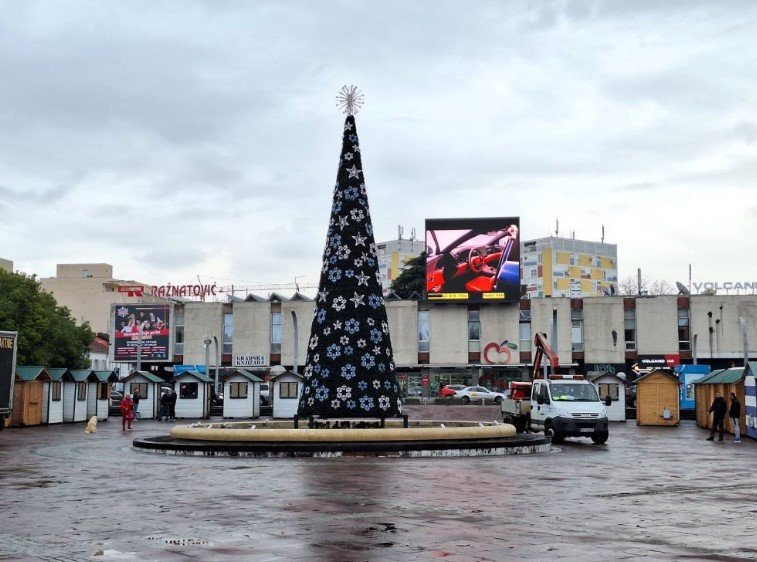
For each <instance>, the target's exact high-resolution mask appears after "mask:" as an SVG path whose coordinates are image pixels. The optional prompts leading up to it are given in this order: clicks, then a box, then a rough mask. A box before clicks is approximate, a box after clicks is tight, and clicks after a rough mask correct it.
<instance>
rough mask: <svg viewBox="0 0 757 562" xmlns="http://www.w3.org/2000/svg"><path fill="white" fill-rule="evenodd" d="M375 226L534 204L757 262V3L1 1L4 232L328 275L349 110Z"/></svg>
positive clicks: (529, 208)
mask: <svg viewBox="0 0 757 562" xmlns="http://www.w3.org/2000/svg"><path fill="white" fill-rule="evenodd" d="M343 84H355V85H357V86H359V87H360V89H361V90H362V91H363V92H364V94H365V106H364V108H363V110H362V111H361V112H360V113H359V114H358V115H357V128H358V134H359V136H360V143H361V147H362V156H363V165H364V172H365V178H366V185H367V188H368V196H369V202H370V205H371V213H372V219H373V224H374V230H375V232H376V238H377V241H383V240H389V239H392V238H396V234H397V225H403V226H404V227H405V234H406V235H409V233H410V231H411V229H412V228H415V229H416V230H417V233H418V236H419V238H422V236H423V227H424V221H425V219H426V218H442V217H458V216H462V217H477V216H484V217H490V216H520V217H521V235H522V238H523V239H524V240H527V239H531V238H537V237H542V236H546V235H549V234H550V233H554V229H555V220H556V219H559V225H560V235H561V236H562V235H565V236H570V233H571V232H572V231H575V236H576V238H580V239H587V240H599V239H600V236H601V227H602V225H604V226H605V231H606V237H605V241H606V242H609V243H614V244H617V245H618V258H619V274H620V278H621V279H622V278H624V277H627V276H629V275H635V274H636V268H637V267H640V268H641V269H642V271H643V274H644V275H645V276H648V277H649V278H650V279H658V280H667V281H669V282H670V283H674V282H675V281H676V280H681V281H684V282H687V281H688V265H689V264H692V268H693V280H694V282H697V281H699V282H702V281H720V282H725V281H757V152H756V150H757V3H756V2H752V1H748V0H745V1H743V2H737V1H733V2H727V1H722V0H721V1H718V2H712V1H709V0H705V1H701V2H697V1H693V0H686V1H682V2H674V1H660V0H654V1H646V0H629V1H626V2H623V1H612V2H594V1H560V2H530V1H529V2H502V1H493V2H485V1H466V2H444V1H440V0H433V1H419V2H407V1H398V2H362V1H357V0H352V1H347V2H316V1H305V0H302V1H289V2H288V1H281V0H277V1H272V2H263V1H256V2H251V1H240V2H231V1H216V0H212V1H211V0H208V1H204V2H203V1H194V2H192V1H182V2H170V1H155V0H149V1H144V2H138V1H129V2H119V1H103V0H96V1H92V2H85V1H77V0H67V1H60V2H55V1H52V0H48V1H43V2H33V1H29V0H19V1H12V0H5V1H3V2H2V3H0V217H1V220H0V257H3V258H6V259H10V260H12V261H13V262H14V266H15V268H16V269H19V270H22V271H25V272H27V273H37V274H38V275H39V276H41V277H47V276H53V275H55V264H57V263H78V262H107V263H111V264H113V266H114V273H115V276H116V277H118V278H123V279H137V280H140V281H143V282H146V283H150V284H156V285H160V284H164V283H167V282H172V283H174V284H184V283H194V282H196V279H197V277H198V276H199V277H200V278H201V279H202V281H203V282H205V283H212V282H216V283H218V284H219V285H229V284H231V283H234V284H236V285H259V284H278V283H288V282H292V281H293V280H294V278H295V276H302V278H301V279H299V281H300V282H301V283H317V280H318V275H319V273H320V261H321V255H322V252H323V244H324V242H325V235H326V229H327V224H328V218H329V212H330V207H331V190H332V187H333V185H334V180H335V177H336V170H337V164H338V159H339V152H340V148H341V134H342V124H343V119H344V116H343V115H342V114H341V113H340V112H339V110H338V109H337V108H336V107H335V96H336V94H337V92H338V90H339V88H340V87H341V86H342V85H343Z"/></svg>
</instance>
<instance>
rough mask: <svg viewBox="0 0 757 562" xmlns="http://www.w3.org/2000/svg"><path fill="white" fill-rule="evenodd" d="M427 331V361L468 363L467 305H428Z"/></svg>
mask: <svg viewBox="0 0 757 562" xmlns="http://www.w3.org/2000/svg"><path fill="white" fill-rule="evenodd" d="M429 332H430V336H429V350H430V352H429V363H431V364H461V365H465V364H467V363H468V307H467V306H465V305H456V304H448V305H444V306H432V307H430V308H429ZM416 338H417V336H416ZM416 360H417V359H416Z"/></svg>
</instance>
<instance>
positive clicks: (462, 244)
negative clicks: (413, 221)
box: [426, 224, 520, 294]
mask: <svg viewBox="0 0 757 562" xmlns="http://www.w3.org/2000/svg"><path fill="white" fill-rule="evenodd" d="M459 232H460V235H459V236H457V237H456V238H455V239H454V240H452V242H450V243H449V244H447V245H445V246H444V247H440V242H439V235H438V234H439V233H438V231H436V230H429V231H428V238H427V241H429V240H430V241H433V244H434V245H433V246H431V245H429V247H428V249H427V255H428V258H427V262H426V289H427V291H428V292H429V293H430V294H433V293H450V292H466V293H486V292H491V291H504V290H505V285H513V280H512V279H511V277H513V275H515V276H516V279H515V282H514V284H515V285H516V286H517V284H518V282H519V279H518V278H519V275H520V270H519V264H518V262H517V261H512V262H511V261H509V257H510V254H511V253H512V251H513V247H514V246H515V245H516V244H518V227H517V225H515V224H511V225H508V226H506V227H505V228H502V229H499V230H493V231H487V232H481V231H480V230H475V229H470V230H463V231H459Z"/></svg>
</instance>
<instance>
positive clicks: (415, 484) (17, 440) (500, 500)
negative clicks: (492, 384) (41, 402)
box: [0, 407, 757, 561]
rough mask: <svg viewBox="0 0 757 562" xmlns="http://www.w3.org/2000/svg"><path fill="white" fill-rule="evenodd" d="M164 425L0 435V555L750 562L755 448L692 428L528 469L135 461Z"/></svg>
mask: <svg viewBox="0 0 757 562" xmlns="http://www.w3.org/2000/svg"><path fill="white" fill-rule="evenodd" d="M469 408H475V407H469ZM446 411H447V412H451V410H446ZM484 411H485V410H480V412H484ZM466 412H468V413H469V414H470V412H477V411H476V410H466ZM485 415H487V416H488V415H489V412H488V411H487V412H486V414H485ZM424 417H439V415H438V414H437V412H435V411H434V412H426V413H425V414H424ZM187 423H189V422H187ZM170 425H171V424H166V423H160V422H157V421H146V420H143V421H137V422H136V423H135V424H134V430H133V431H131V432H122V431H121V426H120V423H118V421H117V420H112V421H110V422H104V423H100V424H99V426H98V431H97V433H95V434H93V435H87V434H85V433H84V425H83V424H77V425H61V426H51V427H36V428H24V429H13V430H6V431H3V432H2V433H0V483H1V484H2V487H1V488H0V513H2V520H3V525H2V527H1V530H0V560H29V559H38V560H102V561H105V560H126V559H131V560H187V559H188V558H189V559H191V558H194V559H197V560H282V561H283V560H302V561H305V560H308V561H310V560H339V561H341V560H355V561H358V560H381V561H385V560H388V561H393V560H396V561H406V560H438V559H444V560H447V561H472V560H550V559H562V560H581V561H586V560H603V561H604V560H621V559H628V560H633V559H637V558H645V559H651V560H673V559H680V558H686V559H689V560H712V559H717V560H743V559H750V558H756V557H757V507H755V502H754V494H755V490H754V488H755V486H757V483H756V482H755V478H754V465H755V459H757V442H754V441H752V440H750V439H744V442H743V443H741V444H733V443H731V442H730V441H725V442H722V443H718V442H715V443H711V442H706V441H705V440H704V439H705V437H707V435H708V432H707V431H704V430H701V429H698V428H697V427H696V426H695V425H694V423H693V422H683V423H682V424H681V426H680V427H678V428H656V427H651V428H646V427H642V428H639V427H637V426H636V425H635V424H634V423H633V422H627V423H625V424H616V425H613V426H612V427H611V434H610V440H609V441H608V444H607V445H604V446H596V445H592V444H591V442H590V441H589V440H568V441H567V442H566V443H565V444H561V445H559V446H555V448H554V450H553V452H552V453H547V454H537V455H527V456H523V457H520V456H515V457H479V458H452V459H444V458H442V459H381V458H379V459H376V458H355V457H353V458H341V459H310V458H308V459H234V458H204V457H200V458H194V457H193V458H183V457H174V456H170V457H167V456H164V455H156V454H147V453H141V452H139V451H135V450H133V449H132V447H131V441H132V439H133V438H134V437H136V436H150V435H159V434H162V433H165V432H166V431H167V429H168V427H170Z"/></svg>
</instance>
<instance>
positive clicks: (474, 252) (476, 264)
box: [468, 248, 486, 273]
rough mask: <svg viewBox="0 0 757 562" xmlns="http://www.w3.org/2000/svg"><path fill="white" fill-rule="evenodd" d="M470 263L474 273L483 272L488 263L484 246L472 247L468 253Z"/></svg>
mask: <svg viewBox="0 0 757 562" xmlns="http://www.w3.org/2000/svg"><path fill="white" fill-rule="evenodd" d="M468 265H469V266H470V268H471V271H473V272H474V273H481V271H482V270H483V269H484V266H485V265H486V260H485V259H484V252H483V250H482V248H471V251H470V252H469V253H468Z"/></svg>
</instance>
